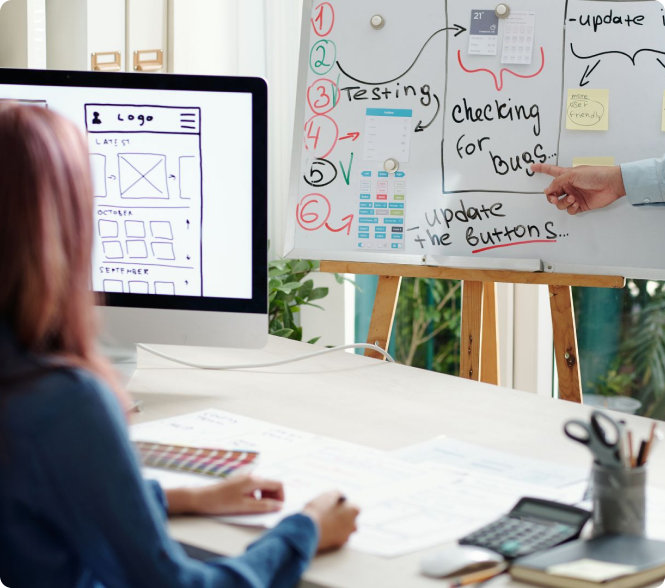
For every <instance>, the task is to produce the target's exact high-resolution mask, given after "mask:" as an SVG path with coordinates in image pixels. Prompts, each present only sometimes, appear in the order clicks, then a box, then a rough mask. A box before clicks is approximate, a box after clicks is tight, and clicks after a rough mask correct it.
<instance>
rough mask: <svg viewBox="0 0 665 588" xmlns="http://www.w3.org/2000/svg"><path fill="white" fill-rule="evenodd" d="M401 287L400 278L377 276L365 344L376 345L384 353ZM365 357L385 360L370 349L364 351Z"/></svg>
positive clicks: (388, 340) (386, 348) (388, 341)
mask: <svg viewBox="0 0 665 588" xmlns="http://www.w3.org/2000/svg"><path fill="white" fill-rule="evenodd" d="M401 285H402V278H399V277H393V276H379V285H378V286H377V288H376V298H375V300H374V310H373V311H372V320H371V322H370V324H369V334H368V335H367V342H368V343H370V344H371V345H378V346H379V347H381V349H385V350H386V351H387V350H388V343H390V333H391V332H392V330H393V323H394V321H395V308H396V307H397V297H398V296H399V288H400V286H401ZM365 356H366V357H373V358H374V359H385V358H384V357H383V356H382V355H381V354H379V353H377V352H376V351H372V350H371V349H367V350H366V351H365Z"/></svg>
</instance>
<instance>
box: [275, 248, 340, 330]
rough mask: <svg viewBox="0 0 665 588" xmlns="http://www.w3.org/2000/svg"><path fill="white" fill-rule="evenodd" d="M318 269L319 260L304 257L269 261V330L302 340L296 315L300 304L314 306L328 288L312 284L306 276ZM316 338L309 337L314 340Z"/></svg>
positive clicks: (316, 306) (326, 293)
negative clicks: (314, 302)
mask: <svg viewBox="0 0 665 588" xmlns="http://www.w3.org/2000/svg"><path fill="white" fill-rule="evenodd" d="M318 270H319V262H318V261H310V260H307V259H278V260H275V261H271V262H270V264H269V265H268V278H269V280H268V291H269V294H268V302H269V315H270V334H271V335H275V336H277V337H284V338H286V339H293V340H295V341H302V326H300V325H299V324H298V323H299V321H298V320H297V318H296V315H298V313H299V312H300V308H301V307H302V306H314V307H315V308H318V309H320V310H323V308H322V307H321V306H319V305H317V304H312V302H313V301H314V300H321V299H323V298H325V297H326V296H327V295H328V288H315V287H314V281H313V280H312V279H306V278H307V277H308V276H309V275H310V274H311V273H312V272H316V271H318ZM318 340H319V338H318V337H317V338H315V339H312V340H310V341H309V343H316V342H317V341H318Z"/></svg>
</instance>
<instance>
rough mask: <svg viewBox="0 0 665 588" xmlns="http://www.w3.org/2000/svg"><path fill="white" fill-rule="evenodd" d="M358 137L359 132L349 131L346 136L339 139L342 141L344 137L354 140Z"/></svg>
mask: <svg viewBox="0 0 665 588" xmlns="http://www.w3.org/2000/svg"><path fill="white" fill-rule="evenodd" d="M358 137H360V133H349V134H348V135H346V137H341V138H340V141H344V139H353V140H354V141H355V140H356V139H358Z"/></svg>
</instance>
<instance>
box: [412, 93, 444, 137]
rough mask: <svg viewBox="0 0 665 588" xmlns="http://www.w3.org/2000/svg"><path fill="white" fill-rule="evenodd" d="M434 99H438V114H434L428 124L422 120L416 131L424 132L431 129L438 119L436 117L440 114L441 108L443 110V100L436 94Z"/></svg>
mask: <svg viewBox="0 0 665 588" xmlns="http://www.w3.org/2000/svg"><path fill="white" fill-rule="evenodd" d="M434 99H435V100H436V114H435V115H434V118H433V119H432V120H431V121H430V122H429V123H428V124H426V125H423V121H422V120H421V121H420V122H419V123H418V124H417V125H416V130H415V132H416V133H422V132H423V131H424V130H425V129H429V128H430V127H431V126H432V124H433V123H434V121H435V120H436V117H437V116H439V110H441V102H440V101H439V97H438V96H437V95H436V94H434Z"/></svg>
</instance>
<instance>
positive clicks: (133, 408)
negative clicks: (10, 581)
mask: <svg viewBox="0 0 665 588" xmlns="http://www.w3.org/2000/svg"><path fill="white" fill-rule="evenodd" d="M126 412H127V414H131V413H133V412H143V400H137V401H136V402H132V403H131V404H130V406H129V408H128V409H127V411H126Z"/></svg>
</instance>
